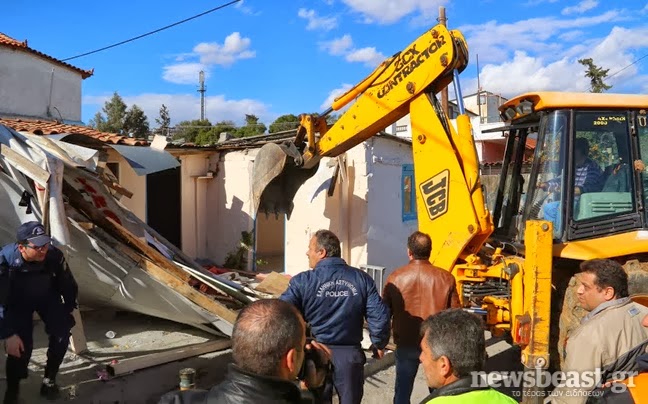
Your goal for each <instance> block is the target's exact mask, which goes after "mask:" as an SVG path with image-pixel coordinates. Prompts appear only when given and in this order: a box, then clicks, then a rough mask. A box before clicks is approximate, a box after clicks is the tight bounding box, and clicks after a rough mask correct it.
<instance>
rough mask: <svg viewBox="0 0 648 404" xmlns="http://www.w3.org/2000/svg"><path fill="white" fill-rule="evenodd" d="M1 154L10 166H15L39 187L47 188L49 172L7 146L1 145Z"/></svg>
mask: <svg viewBox="0 0 648 404" xmlns="http://www.w3.org/2000/svg"><path fill="white" fill-rule="evenodd" d="M0 154H2V155H3V156H4V157H5V159H6V160H7V162H8V163H9V164H11V165H12V166H14V167H15V168H16V169H18V170H19V171H20V172H22V173H23V174H25V175H27V176H28V177H30V178H31V179H33V180H34V181H36V182H37V183H38V184H39V185H41V186H43V187H47V181H48V180H49V178H50V173H49V172H47V171H46V170H43V169H42V168H41V167H39V166H38V165H36V164H34V163H32V162H31V161H29V159H27V158H25V157H23V156H22V155H21V154H19V153H17V152H15V151H13V150H11V148H10V147H9V146H7V145H4V144H3V145H0Z"/></svg>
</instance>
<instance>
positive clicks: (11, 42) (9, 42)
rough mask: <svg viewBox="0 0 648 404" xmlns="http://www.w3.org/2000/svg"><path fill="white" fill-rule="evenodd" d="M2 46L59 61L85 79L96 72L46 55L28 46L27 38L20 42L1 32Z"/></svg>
mask: <svg viewBox="0 0 648 404" xmlns="http://www.w3.org/2000/svg"><path fill="white" fill-rule="evenodd" d="M0 46H6V47H9V48H13V49H20V50H24V51H26V52H29V53H32V54H34V55H38V56H40V57H42V58H45V59H48V60H49V61H52V62H54V63H57V64H59V65H62V66H65V67H67V68H69V69H72V70H75V71H77V72H79V73H81V77H83V78H84V79H87V78H88V77H90V76H92V75H93V74H94V69H91V70H83V69H81V68H78V67H76V66H72V65H71V64H69V63H65V62H64V61H62V60H59V59H56V58H53V57H51V56H49V55H46V54H44V53H42V52H39V51H37V50H36V49H32V48H30V47H29V46H27V40H24V41H22V42H20V41H18V40H17V39H14V38H12V37H10V36H9V35H6V34H3V33H2V32H0Z"/></svg>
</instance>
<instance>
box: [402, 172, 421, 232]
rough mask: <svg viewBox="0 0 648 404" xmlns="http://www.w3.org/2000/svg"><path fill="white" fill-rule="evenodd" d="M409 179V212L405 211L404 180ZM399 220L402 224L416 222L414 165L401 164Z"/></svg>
mask: <svg viewBox="0 0 648 404" xmlns="http://www.w3.org/2000/svg"><path fill="white" fill-rule="evenodd" d="M406 178H409V179H410V206H409V208H410V209H409V212H406V211H405V179H406ZM400 191H401V192H400V194H401V195H400V196H401V218H402V221H403V223H405V222H410V221H415V220H417V214H416V186H415V185H414V164H403V166H402V171H401V187H400Z"/></svg>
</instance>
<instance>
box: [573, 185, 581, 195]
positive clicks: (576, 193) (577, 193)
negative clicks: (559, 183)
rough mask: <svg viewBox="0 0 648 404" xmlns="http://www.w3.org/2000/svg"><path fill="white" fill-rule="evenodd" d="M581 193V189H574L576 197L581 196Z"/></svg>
mask: <svg viewBox="0 0 648 404" xmlns="http://www.w3.org/2000/svg"><path fill="white" fill-rule="evenodd" d="M581 193H582V192H581V188H580V187H574V195H576V196H579V195H580V194H581Z"/></svg>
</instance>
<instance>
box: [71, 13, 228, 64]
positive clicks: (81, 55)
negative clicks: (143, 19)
mask: <svg viewBox="0 0 648 404" xmlns="http://www.w3.org/2000/svg"><path fill="white" fill-rule="evenodd" d="M239 1H241V0H232V1H230V2H229V3H225V4H221V5H220V6H218V7H214V8H212V9H211V10H207V11H205V12H202V13H200V14H196V15H194V16H192V17H189V18H185V19H184V20H182V21H178V22H174V23H173V24H169V25H166V26H164V27H162V28H158V29H156V30H154V31H150V32H147V33H146V34H142V35H138V36H136V37H133V38H130V39H127V40H125V41H121V42H117V43H115V44H112V45H108V46H104V47H103V48H100V49H96V50H93V51H90V52H86V53H82V54H80V55H76V56H72V57H69V58H66V59H62V61H63V62H67V61H68V60H72V59H77V58H80V57H83V56H88V55H92V54H93V53H97V52H101V51H105V50H106V49H110V48H114V47H116V46H120V45H123V44H126V43H129V42H133V41H136V40H138V39H141V38H144V37H147V36H149V35H153V34H157V33H158V32H161V31H164V30H166V29H169V28H171V27H175V26H176V25H180V24H183V23H185V22H187V21H191V20H195V19H196V18H198V17H202V16H203V15H207V14H209V13H213V12H214V11H218V10H220V9H223V8H225V7H228V6H231V5H232V4H234V3H238V2H239Z"/></svg>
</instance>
